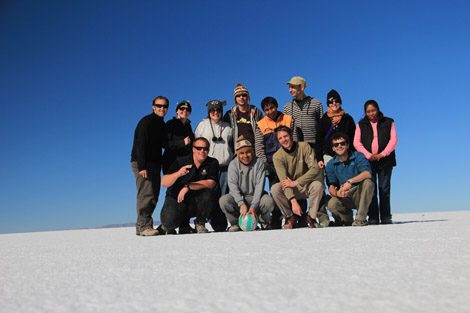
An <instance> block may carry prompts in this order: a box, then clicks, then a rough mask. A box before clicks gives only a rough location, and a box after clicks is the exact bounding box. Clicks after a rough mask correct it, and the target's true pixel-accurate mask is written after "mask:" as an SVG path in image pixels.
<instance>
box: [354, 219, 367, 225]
mask: <svg viewBox="0 0 470 313" xmlns="http://www.w3.org/2000/svg"><path fill="white" fill-rule="evenodd" d="M367 225H369V224H368V223H367V221H361V220H357V219H356V220H354V222H353V223H352V226H367Z"/></svg>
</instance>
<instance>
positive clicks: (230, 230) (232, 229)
mask: <svg viewBox="0 0 470 313" xmlns="http://www.w3.org/2000/svg"><path fill="white" fill-rule="evenodd" d="M228 231H229V232H231V233H233V232H236V231H241V228H240V226H238V225H236V224H235V225H232V226H230V227H229V229H228Z"/></svg>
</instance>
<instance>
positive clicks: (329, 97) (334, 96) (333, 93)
mask: <svg viewBox="0 0 470 313" xmlns="http://www.w3.org/2000/svg"><path fill="white" fill-rule="evenodd" d="M333 99H335V100H336V102H339V103H341V104H342V103H343V102H341V97H340V96H339V93H338V92H337V91H336V90H334V89H331V90H330V92H329V93H328V95H327V96H326V103H327V104H330V103H333Z"/></svg>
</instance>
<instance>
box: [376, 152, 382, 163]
mask: <svg viewBox="0 0 470 313" xmlns="http://www.w3.org/2000/svg"><path fill="white" fill-rule="evenodd" d="M383 157H384V156H383V155H382V153H379V154H376V155H375V160H376V161H378V160H380V159H381V158H383Z"/></svg>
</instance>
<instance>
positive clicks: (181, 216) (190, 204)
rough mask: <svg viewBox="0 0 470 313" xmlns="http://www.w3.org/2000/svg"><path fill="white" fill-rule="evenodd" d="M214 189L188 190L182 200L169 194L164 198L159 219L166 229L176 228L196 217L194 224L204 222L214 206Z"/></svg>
mask: <svg viewBox="0 0 470 313" xmlns="http://www.w3.org/2000/svg"><path fill="white" fill-rule="evenodd" d="M214 201H215V199H214V191H213V190H212V189H201V190H195V191H190V193H189V194H186V197H185V199H184V201H183V202H181V203H178V201H177V200H176V199H175V198H173V197H170V196H167V197H166V198H165V203H164V204H163V208H162V211H161V213H160V219H161V222H162V224H163V226H165V228H166V229H168V230H174V229H175V228H178V227H179V226H180V225H181V224H182V223H183V222H186V221H189V219H190V218H191V217H194V216H195V217H196V220H195V223H196V224H205V223H206V221H207V218H208V217H209V216H210V213H211V211H212V207H213V206H214Z"/></svg>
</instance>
